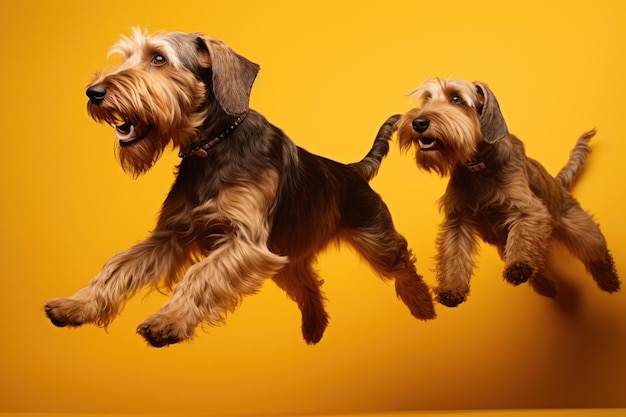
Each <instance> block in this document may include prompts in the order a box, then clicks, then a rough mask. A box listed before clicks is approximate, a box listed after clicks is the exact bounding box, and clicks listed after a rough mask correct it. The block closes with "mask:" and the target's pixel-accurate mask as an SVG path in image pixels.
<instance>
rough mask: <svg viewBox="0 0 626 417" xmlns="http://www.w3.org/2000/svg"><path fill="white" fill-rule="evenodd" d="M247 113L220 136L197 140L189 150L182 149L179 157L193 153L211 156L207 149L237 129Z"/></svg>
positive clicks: (203, 156)
mask: <svg viewBox="0 0 626 417" xmlns="http://www.w3.org/2000/svg"><path fill="white" fill-rule="evenodd" d="M247 115H248V113H247V112H246V113H244V114H242V115H241V116H239V117H238V118H237V120H235V121H234V123H233V124H232V125H230V126H228V127H227V128H226V130H224V131H223V132H222V133H220V134H219V135H218V136H216V137H214V138H213V139H210V140H208V141H206V140H204V141H201V142H197V143H196V144H195V145H192V146H191V148H189V150H188V151H187V152H183V150H182V149H181V150H180V152H178V157H179V158H183V159H184V158H187V157H189V156H191V155H195V156H197V157H198V158H206V157H207V156H209V153H208V152H207V150H208V149H209V148H212V147H213V146H214V145H216V144H217V143H219V142H220V141H221V140H222V139H224V138H225V137H226V136H228V135H229V134H230V133H231V132H232V131H233V130H235V129H237V126H239V125H240V124H241V122H243V120H244V119H245V118H246V116H247Z"/></svg>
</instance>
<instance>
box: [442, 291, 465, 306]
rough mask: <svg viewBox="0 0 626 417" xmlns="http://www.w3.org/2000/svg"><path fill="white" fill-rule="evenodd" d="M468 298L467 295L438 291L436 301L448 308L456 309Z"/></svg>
mask: <svg viewBox="0 0 626 417" xmlns="http://www.w3.org/2000/svg"><path fill="white" fill-rule="evenodd" d="M466 298H467V295H466V294H462V293H459V292H453V291H443V290H437V296H436V300H437V302H438V303H439V304H443V305H444V306H446V307H456V306H458V305H459V304H461V303H462V302H464V301H465V299H466Z"/></svg>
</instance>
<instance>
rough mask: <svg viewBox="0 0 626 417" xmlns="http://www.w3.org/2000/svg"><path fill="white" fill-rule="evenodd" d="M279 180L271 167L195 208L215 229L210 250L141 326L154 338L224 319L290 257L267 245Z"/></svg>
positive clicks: (168, 340) (188, 333) (180, 335)
mask: <svg viewBox="0 0 626 417" xmlns="http://www.w3.org/2000/svg"><path fill="white" fill-rule="evenodd" d="M277 182H278V180H277V176H276V175H275V173H273V172H269V173H267V175H266V178H265V180H263V181H259V183H256V184H243V185H237V186H232V187H229V188H226V189H224V190H222V191H221V192H220V194H219V195H218V196H217V197H216V198H214V199H211V200H209V201H208V202H207V203H206V204H204V205H203V206H200V207H198V208H197V209H195V211H194V212H193V213H192V216H193V217H194V218H195V219H196V221H198V222H199V223H201V224H205V225H206V227H207V230H209V231H210V233H211V236H210V242H211V250H210V252H208V255H207V256H206V257H205V258H204V259H202V260H201V261H200V262H198V263H196V264H194V265H192V266H191V267H190V268H189V269H188V270H187V272H186V274H185V277H184V278H183V280H182V281H181V282H180V283H179V284H178V285H177V286H176V289H175V290H174V294H173V295H172V298H171V299H170V300H169V301H168V302H167V303H165V304H164V305H163V307H162V308H161V309H160V310H159V311H158V312H157V313H156V314H154V315H152V316H150V317H148V318H147V319H146V320H145V321H144V322H143V323H142V324H140V325H139V327H138V328H137V331H138V332H139V333H140V334H141V335H142V336H143V337H144V338H145V339H146V340H147V341H148V342H150V344H152V345H153V346H155V347H161V346H165V345H167V344H172V343H176V342H178V341H181V340H185V339H189V338H191V337H192V336H193V334H194V330H195V328H196V326H197V325H198V324H200V323H207V324H209V325H216V324H219V323H221V322H223V320H224V316H225V314H226V313H227V312H229V311H232V310H234V309H235V307H236V306H237V304H239V302H240V301H241V299H242V298H243V297H244V296H246V295H249V294H253V293H255V292H256V291H257V290H258V289H259V288H260V287H261V284H262V282H263V280H265V279H267V278H271V277H273V276H274V275H276V274H277V273H278V272H279V271H280V270H281V269H282V268H283V266H284V265H285V264H286V263H287V257H285V256H279V255H276V254H274V253H272V252H271V251H270V250H269V249H268V248H267V241H268V238H269V234H270V222H269V221H268V213H269V212H270V207H271V206H272V204H273V199H274V194H275V191H276V184H277ZM212 224H220V225H223V226H222V227H223V230H222V232H220V233H216V232H215V229H212V228H211V225H212ZM200 239H201V238H200Z"/></svg>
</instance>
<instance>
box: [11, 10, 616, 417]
mask: <svg viewBox="0 0 626 417" xmlns="http://www.w3.org/2000/svg"><path fill="white" fill-rule="evenodd" d="M509 3H510V4H509ZM0 16H1V17H0V33H1V35H2V41H3V42H2V44H3V48H2V49H3V53H2V63H1V64H0V72H1V74H2V76H1V77H0V105H1V106H2V108H1V111H0V122H1V123H0V125H1V126H2V151H0V189H1V190H2V203H0V210H1V212H0V244H1V245H2V261H1V262H0V279H1V280H2V281H1V285H2V287H1V291H0V335H1V339H0V375H1V379H0V412H9V411H52V412H58V413H63V412H70V411H72V412H127V413H137V412H145V413H153V412H156V411H161V412H169V413H180V412H198V413H214V415H218V416H224V415H231V414H236V415H239V414H247V413H248V414H250V413H258V414H261V413H266V414H269V415H275V414H277V413H300V412H308V413H320V414H322V413H352V412H356V413H366V412H392V411H399V410H425V409H473V408H551V407H561V408H563V407H565V408H567V407H626V377H625V375H626V355H625V352H626V320H625V317H626V296H625V294H624V292H621V293H618V294H614V295H608V294H605V293H602V292H600V290H598V289H597V288H596V287H595V285H594V283H593V282H592V280H591V278H590V277H589V276H588V275H586V273H585V271H584V268H583V267H582V266H581V265H580V264H579V263H578V262H577V261H575V260H573V259H572V258H570V257H569V255H567V254H565V253H564V252H562V251H557V252H555V253H553V254H552V255H551V257H550V259H551V262H552V270H553V272H554V273H555V275H556V276H557V278H558V281H559V285H560V290H561V294H560V296H559V298H558V299H556V300H547V299H544V298H541V297H539V296H538V295H536V294H534V293H533V291H532V290H531V289H530V288H529V287H528V286H521V287H518V288H514V287H512V286H510V285H508V284H506V283H505V282H503V280H502V279H501V278H500V277H501V272H502V264H501V262H500V260H499V259H498V257H497V255H496V253H495V251H494V250H493V249H492V248H490V247H487V246H484V245H483V247H482V250H481V254H480V257H479V259H478V264H479V267H478V269H477V270H476V277H475V278H474V281H473V283H472V293H471V296H470V298H469V300H468V302H467V303H466V304H463V305H461V306H460V307H458V308H457V309H446V308H444V307H439V306H438V307H437V310H438V314H439V318H438V319H437V320H435V321H432V322H429V323H423V322H419V321H417V320H415V319H413V318H412V317H411V316H410V315H409V313H408V310H407V309H406V308H405V306H404V305H403V304H402V303H401V302H400V301H398V300H397V299H396V297H395V294H394V290H393V286H392V285H389V284H385V283H383V282H381V281H380V280H378V279H377V278H376V277H374V276H373V275H372V274H371V273H370V271H369V269H368V268H367V267H366V266H365V265H363V264H362V263H360V261H359V260H358V259H357V258H356V256H355V255H354V253H353V252H352V251H351V250H350V249H348V248H342V249H341V251H337V250H334V249H333V250H330V251H329V252H328V253H326V254H325V255H324V256H322V257H321V258H320V262H319V270H320V272H321V274H322V276H323V278H324V279H325V281H326V284H325V291H326V295H327V297H328V299H329V301H328V310H329V312H330V314H331V316H332V319H331V323H330V326H329V328H328V330H327V332H326V334H325V336H324V339H323V340H322V342H321V343H320V344H319V345H317V346H314V347H311V346H307V345H305V344H304V343H303V342H302V340H301V337H300V332H299V320H300V317H299V312H298V310H297V308H296V306H295V304H294V303H292V302H291V301H289V300H288V299H287V298H286V296H285V295H284V293H282V292H281V291H280V290H278V289H277V288H276V287H275V285H273V284H272V283H271V282H268V283H267V285H265V286H264V288H263V290H262V292H261V293H260V294H258V295H256V296H253V297H249V298H247V299H245V300H244V302H243V304H242V306H241V307H240V308H239V309H238V310H237V311H236V312H235V314H233V315H231V316H230V317H229V319H228V323H227V325H226V326H224V327H220V328H214V329H207V332H206V333H200V334H199V336H198V337H197V338H196V339H195V341H194V342H193V343H188V344H181V345H174V346H172V347H170V348H166V349H153V348H150V347H148V346H147V345H146V344H145V343H144V342H143V340H142V339H141V338H140V337H139V336H138V335H136V334H135V333H134V331H135V326H136V325H137V324H138V323H139V322H141V321H142V320H143V318H145V317H147V316H148V315H150V314H151V313H152V312H154V311H156V309H157V308H158V307H159V306H160V305H161V304H162V303H163V302H164V300H165V299H166V297H165V296H163V295H160V294H150V295H148V296H146V297H136V298H134V299H133V300H132V301H131V302H130V303H129V304H128V306H127V308H126V309H125V310H124V311H123V314H122V316H121V317H119V318H118V319H117V320H116V321H115V322H114V323H113V324H112V325H111V326H110V327H109V329H108V331H105V330H103V329H99V328H96V327H93V326H86V327H84V328H80V329H58V328H55V327H53V326H52V325H51V324H50V323H49V322H48V320H47V319H46V318H45V315H44V313H43V308H42V307H43V303H44V301H45V300H47V299H49V298H53V297H57V296H65V295H70V294H71V293H73V292H74V291H75V290H77V289H78V288H80V287H82V286H83V285H84V284H86V283H87V281H88V280H89V279H90V278H91V277H92V276H93V275H95V274H96V273H97V272H98V270H99V268H100V267H101V266H102V264H103V263H104V262H105V261H106V260H107V259H108V258H109V257H110V256H111V255H113V254H114V253H115V252H117V251H119V250H121V249H125V248H127V247H128V246H130V245H131V244H133V243H135V242H137V241H138V240H140V239H142V238H143V237H145V236H146V234H147V233H148V231H149V230H150V229H151V228H152V227H153V225H154V221H155V218H156V215H157V211H158V209H159V206H160V203H161V201H162V199H163V198H164V196H165V194H166V193H167V190H168V187H169V185H170V184H171V181H172V171H173V167H174V165H175V164H176V162H177V158H176V156H175V155H174V153H171V154H168V155H165V156H164V157H163V158H162V160H161V161H160V162H159V163H158V165H157V166H156V167H155V168H154V169H153V170H152V171H151V172H150V173H148V174H147V175H145V176H144V177H141V178H140V179H138V180H136V181H133V180H131V179H130V178H129V177H127V176H126V175H125V174H124V173H122V171H121V169H120V167H119V166H118V165H117V163H116V161H115V158H114V155H113V144H114V141H115V139H114V136H113V133H112V131H111V130H110V129H109V128H107V127H105V126H100V125H97V124H96V123H94V122H93V121H92V120H91V119H89V117H88V116H87V114H86V111H85V103H86V97H85V95H84V87H85V85H86V84H87V82H88V81H89V79H90V76H91V74H92V73H93V72H94V71H96V70H97V69H99V68H100V67H102V66H104V65H108V64H111V63H112V62H111V61H107V60H106V53H107V51H108V48H109V46H110V45H111V44H112V43H114V42H115V41H116V40H117V39H118V36H119V34H120V33H128V32H129V29H130V27H131V26H134V25H139V26H141V27H144V28H147V29H149V30H151V31H153V30H181V31H202V32H205V33H207V34H210V35H212V36H214V37H217V38H219V39H222V40H224V41H225V42H226V43H227V44H229V45H230V46H231V47H233V48H234V49H235V50H237V51H238V52H239V53H241V54H243V55H245V56H247V57H248V58H249V59H251V60H253V61H255V62H258V63H259V64H260V65H261V67H262V69H261V73H260V75H259V77H258V79H257V81H256V84H255V87H254V89H253V94H252V107H254V108H255V109H256V110H258V111H260V112H261V113H263V114H265V115H266V116H267V117H268V118H269V119H270V121H271V122H273V123H275V124H277V125H278V126H280V127H282V128H283V129H284V130H285V131H286V132H287V133H288V134H289V135H290V136H291V137H292V138H293V139H294V140H295V141H296V142H297V143H298V144H299V145H301V146H303V147H305V148H307V149H308V150H310V151H313V152H315V153H318V154H321V155H324V156H327V157H330V158H333V159H336V160H339V161H341V162H352V161H356V160H358V159H360V158H361V157H362V156H363V155H364V154H365V153H366V151H367V150H368V149H369V146H370V143H371V140H372V138H373V135H374V134H375V132H376V130H377V129H378V127H379V125H380V123H381V122H382V121H383V120H384V119H385V118H386V117H387V116H388V115H390V114H392V113H394V112H403V111H406V110H407V109H408V100H407V98H406V97H405V96H404V93H406V92H408V91H410V90H411V89H413V88H414V87H416V86H417V85H419V84H420V83H421V82H422V81H423V80H424V79H426V78H429V77H432V76H440V77H444V78H462V79H467V80H481V81H484V82H487V83H488V84H489V85H490V86H491V88H492V90H493V91H494V92H495V94H496V95H497V97H498V99H499V101H500V105H501V107H502V110H503V112H504V115H505V117H506V118H507V122H508V125H509V128H510V129H511V131H512V132H513V133H515V134H517V135H518V136H519V137H521V138H522V139H523V140H524V141H525V143H526V146H527V151H528V153H529V154H530V155H532V156H533V157H536V158H537V159H539V160H540V161H542V162H543V163H544V164H545V166H546V167H547V168H548V169H549V170H550V171H551V172H552V173H556V172H557V171H558V169H559V168H560V166H561V165H562V164H563V163H564V162H565V160H566V159H567V156H568V152H569V150H570V148H571V146H572V145H573V143H574V141H575V139H576V138H577V137H578V135H579V134H580V133H581V132H583V131H584V130H587V129H590V128H592V127H594V126H595V127H597V128H598V135H597V137H596V138H595V139H594V140H593V154H592V156H591V159H590V161H589V162H588V165H587V169H586V170H585V173H584V176H583V178H582V179H581V180H580V182H579V184H578V185H577V187H576V188H575V195H576V196H577V198H578V199H579V200H580V201H581V203H582V204H583V206H584V207H585V208H587V209H588V210H590V211H591V212H592V213H594V214H595V216H596V218H597V219H598V221H599V222H600V223H601V225H602V228H603V231H604V233H605V235H606V237H607V240H608V241H609V244H610V247H611V249H612V251H613V254H614V256H615V258H616V261H617V267H618V270H619V271H620V272H622V275H623V276H624V277H626V263H625V256H626V246H625V243H624V242H625V240H626V222H624V220H623V218H622V216H623V213H624V211H625V209H626V199H625V195H626V185H625V182H624V173H625V172H626V171H625V167H624V162H623V159H624V154H626V140H625V139H626V127H625V125H624V120H625V117H626V111H625V110H626V100H625V98H626V83H625V82H624V68H625V64H626V60H625V58H624V52H625V51H624V48H625V45H626V7H625V6H623V5H622V4H621V3H619V2H615V1H613V0H607V1H604V0H596V1H593V2H582V1H581V2H572V1H545V0H528V1H524V2H501V1H481V2H470V1H466V0H461V1H447V2H436V1H429V2H425V1H420V0H408V1H401V0H387V1H384V2H357V1H346V2H341V1H327V0H320V1H313V2H297V1H284V2H279V1H265V2H255V1H247V0H242V1H238V2H233V1H225V0H224V1H220V2H218V1H207V0H205V1H194V2H185V1H182V2H172V1H157V0H154V1H149V2H148V1H145V2H129V1H119V0H111V1H108V2H91V1H60V2H41V1H33V0H23V1H20V2H4V3H2V5H0ZM445 182H446V181H445V180H442V179H440V178H438V177H436V176H434V175H428V174H426V173H423V172H421V171H418V170H417V168H416V167H415V166H414V164H413V161H412V156H410V155H404V156H403V155H400V153H399V151H398V149H397V148H396V147H395V146H394V147H393V148H392V152H391V154H390V156H389V157H388V159H387V160H386V161H385V162H384V163H383V166H382V169H381V172H380V174H379V176H378V177H377V178H376V179H375V180H374V181H373V183H372V184H373V187H374V188H375V189H376V190H377V191H378V192H379V193H380V194H381V195H382V196H383V198H384V199H385V200H386V201H387V203H388V205H389V207H390V209H391V211H392V213H393V216H394V219H395V222H396V224H397V227H398V229H399V230H400V231H401V232H402V233H403V234H405V235H406V237H407V238H408V240H409V242H410V245H411V246H412V247H413V249H414V251H415V253H416V254H417V256H418V269H419V270H420V272H421V273H422V274H424V275H425V279H426V280H427V281H428V282H429V283H430V284H434V275H433V273H432V271H431V269H432V268H433V265H434V264H433V261H432V257H433V256H434V240H435V235H436V230H437V225H438V223H439V222H440V220H441V216H440V214H439V213H438V210H437V206H436V200H437V198H438V197H439V196H440V195H441V194H442V192H443V190H444V187H445Z"/></svg>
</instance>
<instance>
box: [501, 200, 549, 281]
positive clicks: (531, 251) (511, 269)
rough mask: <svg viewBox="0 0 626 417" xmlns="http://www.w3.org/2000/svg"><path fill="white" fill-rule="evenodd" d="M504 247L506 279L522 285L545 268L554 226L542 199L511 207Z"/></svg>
mask: <svg viewBox="0 0 626 417" xmlns="http://www.w3.org/2000/svg"><path fill="white" fill-rule="evenodd" d="M507 223H508V236H507V241H506V246H505V247H504V262H505V269H504V279H505V280H506V281H508V282H510V283H511V284H513V285H519V284H522V283H524V282H526V281H528V280H529V279H532V278H533V277H535V275H536V274H537V273H538V272H539V271H542V270H543V267H544V264H545V256H546V253H547V250H548V247H549V242H550V236H551V234H552V227H551V225H550V215H549V213H548V210H547V209H546V207H545V206H544V205H543V204H542V203H541V201H540V200H539V199H533V200H531V201H530V202H529V203H527V204H525V205H523V206H516V207H513V208H512V209H511V212H510V214H509V215H508V218H507Z"/></svg>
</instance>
